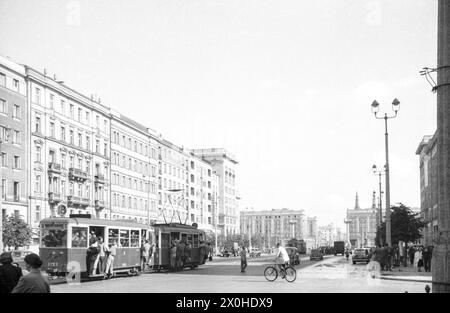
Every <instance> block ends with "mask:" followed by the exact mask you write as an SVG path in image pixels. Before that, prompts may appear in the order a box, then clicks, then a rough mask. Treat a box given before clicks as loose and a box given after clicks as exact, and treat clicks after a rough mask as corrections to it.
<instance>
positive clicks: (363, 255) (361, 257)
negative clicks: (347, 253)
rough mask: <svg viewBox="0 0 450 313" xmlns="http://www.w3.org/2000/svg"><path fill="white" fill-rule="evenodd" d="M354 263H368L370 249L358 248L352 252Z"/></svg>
mask: <svg viewBox="0 0 450 313" xmlns="http://www.w3.org/2000/svg"><path fill="white" fill-rule="evenodd" d="M352 261H353V264H356V263H358V262H365V263H366V264H367V263H369V262H370V251H369V249H364V248H357V249H355V250H353V254H352Z"/></svg>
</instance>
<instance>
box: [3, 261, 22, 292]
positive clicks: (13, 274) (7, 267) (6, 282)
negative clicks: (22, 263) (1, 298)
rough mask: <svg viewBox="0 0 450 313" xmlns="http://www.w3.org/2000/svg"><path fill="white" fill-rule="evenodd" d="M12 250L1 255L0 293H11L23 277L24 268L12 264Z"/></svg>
mask: <svg viewBox="0 0 450 313" xmlns="http://www.w3.org/2000/svg"><path fill="white" fill-rule="evenodd" d="M12 261H13V259H12V256H11V253H10V252H4V253H2V254H1V255H0V263H1V264H2V265H1V266H0V294H1V293H10V292H11V291H12V290H13V289H14V287H16V285H17V283H18V282H19V279H20V277H22V269H21V268H20V267H19V266H17V265H16V264H12Z"/></svg>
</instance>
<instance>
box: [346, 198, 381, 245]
mask: <svg viewBox="0 0 450 313" xmlns="http://www.w3.org/2000/svg"><path fill="white" fill-rule="evenodd" d="M347 220H348V221H349V223H348V224H347V225H348V236H349V240H350V244H351V245H352V246H353V247H363V246H375V238H376V234H377V208H376V204H375V201H372V207H371V208H368V209H361V208H360V206H359V199H358V194H356V199H355V208H354V209H353V210H347Z"/></svg>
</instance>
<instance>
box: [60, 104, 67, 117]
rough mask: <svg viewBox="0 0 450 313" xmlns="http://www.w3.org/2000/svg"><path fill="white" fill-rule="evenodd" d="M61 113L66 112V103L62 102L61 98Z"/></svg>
mask: <svg viewBox="0 0 450 313" xmlns="http://www.w3.org/2000/svg"><path fill="white" fill-rule="evenodd" d="M60 107H61V114H63V115H65V114H66V103H65V102H64V100H61V104H60Z"/></svg>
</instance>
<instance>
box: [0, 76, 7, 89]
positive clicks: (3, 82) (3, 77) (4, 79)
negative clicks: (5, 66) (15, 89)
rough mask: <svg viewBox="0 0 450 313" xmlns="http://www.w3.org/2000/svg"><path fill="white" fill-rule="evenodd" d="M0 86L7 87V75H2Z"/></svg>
mask: <svg viewBox="0 0 450 313" xmlns="http://www.w3.org/2000/svg"><path fill="white" fill-rule="evenodd" d="M0 85H1V86H6V75H5V74H3V73H0Z"/></svg>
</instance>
